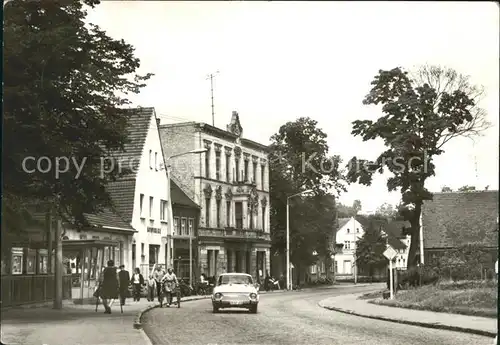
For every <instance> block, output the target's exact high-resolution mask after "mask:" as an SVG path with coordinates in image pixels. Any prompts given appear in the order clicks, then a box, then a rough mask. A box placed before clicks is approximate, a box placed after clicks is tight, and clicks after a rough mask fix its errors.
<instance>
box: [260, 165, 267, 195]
mask: <svg viewBox="0 0 500 345" xmlns="http://www.w3.org/2000/svg"><path fill="white" fill-rule="evenodd" d="M265 168H266V167H265V166H264V165H261V166H260V184H261V186H262V190H264V186H265V183H266V181H265V179H264V177H265V176H266V175H265Z"/></svg>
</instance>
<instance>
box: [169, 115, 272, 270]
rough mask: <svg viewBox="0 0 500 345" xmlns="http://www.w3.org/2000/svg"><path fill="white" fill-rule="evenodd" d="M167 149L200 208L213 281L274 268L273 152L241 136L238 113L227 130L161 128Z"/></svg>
mask: <svg viewBox="0 0 500 345" xmlns="http://www.w3.org/2000/svg"><path fill="white" fill-rule="evenodd" d="M160 133H161V138H162V144H163V150H164V152H165V155H166V156H174V155H179V154H182V153H183V152H188V151H193V150H205V152H202V153H198V154H191V155H182V156H179V157H177V158H173V159H171V160H170V164H171V166H172V174H173V176H175V177H176V180H177V181H179V184H180V187H181V188H182V189H183V190H185V191H186V193H187V194H188V196H189V197H190V198H191V199H193V200H194V201H195V202H196V203H197V204H198V205H199V206H200V207H201V214H200V220H199V228H198V243H199V253H198V255H199V256H198V257H199V268H200V271H201V272H203V273H205V274H207V275H208V276H217V275H219V274H221V273H223V272H246V273H249V274H251V275H252V276H253V277H254V278H259V276H260V275H261V274H265V272H266V270H269V266H270V252H269V250H270V247H271V245H270V242H271V239H270V221H269V206H270V203H269V165H268V152H269V151H268V147H267V146H265V145H262V144H259V143H256V142H254V141H251V140H248V139H245V138H243V137H242V133H243V128H242V127H241V124H240V120H239V115H238V113H237V112H233V114H232V118H231V123H230V124H229V125H228V126H227V129H226V130H222V129H219V128H216V127H214V126H210V125H207V124H204V123H195V122H189V123H180V124H172V125H162V126H160Z"/></svg>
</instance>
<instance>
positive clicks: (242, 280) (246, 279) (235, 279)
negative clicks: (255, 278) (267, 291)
mask: <svg viewBox="0 0 500 345" xmlns="http://www.w3.org/2000/svg"><path fill="white" fill-rule="evenodd" d="M222 284H252V277H250V276H245V275H234V276H233V275H223V276H220V277H219V282H218V284H217V285H222Z"/></svg>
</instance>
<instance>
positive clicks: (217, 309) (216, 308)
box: [212, 305, 219, 314]
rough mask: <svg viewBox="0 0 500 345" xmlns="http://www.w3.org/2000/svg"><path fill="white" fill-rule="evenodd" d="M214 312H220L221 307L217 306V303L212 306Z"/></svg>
mask: <svg viewBox="0 0 500 345" xmlns="http://www.w3.org/2000/svg"><path fill="white" fill-rule="evenodd" d="M212 312H213V313H214V314H217V313H218V312H219V308H218V307H216V306H215V305H214V306H212Z"/></svg>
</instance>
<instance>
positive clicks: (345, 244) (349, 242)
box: [344, 241, 351, 250]
mask: <svg viewBox="0 0 500 345" xmlns="http://www.w3.org/2000/svg"><path fill="white" fill-rule="evenodd" d="M344 249H348V250H349V249H351V241H344Z"/></svg>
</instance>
